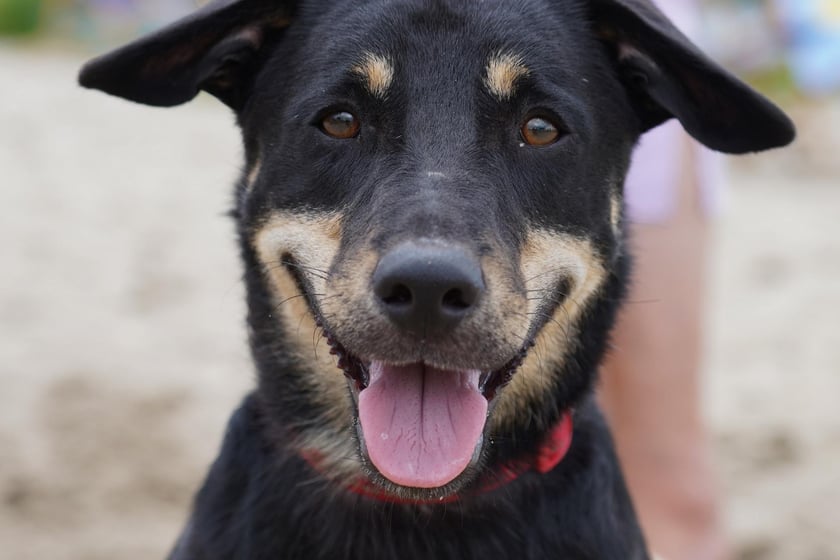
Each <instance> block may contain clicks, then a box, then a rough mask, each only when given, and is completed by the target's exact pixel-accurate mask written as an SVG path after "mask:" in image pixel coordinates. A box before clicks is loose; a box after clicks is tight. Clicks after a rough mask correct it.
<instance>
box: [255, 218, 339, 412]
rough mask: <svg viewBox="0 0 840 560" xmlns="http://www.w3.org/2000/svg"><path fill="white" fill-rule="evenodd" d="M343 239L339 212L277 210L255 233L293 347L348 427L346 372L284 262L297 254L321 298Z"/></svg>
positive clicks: (319, 395)
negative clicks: (320, 337)
mask: <svg viewBox="0 0 840 560" xmlns="http://www.w3.org/2000/svg"><path fill="white" fill-rule="evenodd" d="M340 237H341V222H340V218H339V216H337V215H333V214H300V213H292V212H277V213H275V214H273V215H272V216H271V217H270V218H269V219H268V220H266V221H265V223H264V224H263V225H262V226H261V227H260V228H259V230H258V231H257V232H256V234H255V235H254V236H253V238H252V239H253V241H252V243H253V246H254V248H255V249H256V251H257V255H258V258H259V260H260V263H261V264H262V267H263V271H264V273H265V275H266V278H267V279H268V280H269V282H270V286H271V288H272V290H273V292H274V293H273V294H272V295H273V296H274V300H275V309H276V312H278V313H281V314H282V316H283V320H284V321H283V322H284V324H285V325H286V332H285V334H286V336H287V337H289V339H290V340H289V343H290V344H289V346H290V347H291V348H293V349H295V350H296V351H297V352H298V353H299V356H300V357H301V359H302V360H303V362H304V363H309V364H310V366H311V368H312V371H311V372H309V373H310V374H309V375H306V379H307V380H309V381H310V383H311V384H312V390H313V391H317V392H315V393H314V394H315V395H317V398H319V399H320V400H322V401H327V402H330V403H334V406H331V407H330V418H329V419H328V420H329V421H330V422H332V423H333V425H334V427H336V428H338V427H341V428H346V427H347V422H348V419H349V418H351V417H352V416H351V414H352V410H351V408H350V402H349V400H348V398H347V388H346V385H345V383H344V379H343V373H342V372H341V370H339V369H338V368H337V367H336V361H335V359H334V358H333V356H331V355H330V353H329V347H328V346H327V345H326V344H325V343H324V342H323V341H321V342H320V344H318V337H317V335H315V334H314V333H316V332H317V329H316V326H315V320H314V317H313V316H312V312H311V311H310V309H309V306H308V305H307V303H306V301H305V300H304V298H303V297H300V291H299V290H298V287H297V285H296V283H295V281H294V278H293V277H292V275H291V274H290V273H289V271H288V270H287V268H286V267H285V266H284V265H283V264H282V262H281V258H282V256H283V255H284V254H288V255H291V256H292V257H293V258H294V260H295V261H296V262H297V263H298V264H299V265H300V266H301V267H311V269H312V270H307V269H305V268H302V273H303V276H304V277H306V278H307V279H308V280H309V282H310V286H311V289H312V290H313V293H314V295H315V297H316V299H321V298H322V297H323V294H324V293H325V291H326V289H327V282H326V271H327V270H329V268H330V265H331V264H332V262H333V260H334V259H335V255H336V254H337V253H338V247H339V241H340Z"/></svg>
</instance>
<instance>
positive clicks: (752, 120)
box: [589, 0, 795, 154]
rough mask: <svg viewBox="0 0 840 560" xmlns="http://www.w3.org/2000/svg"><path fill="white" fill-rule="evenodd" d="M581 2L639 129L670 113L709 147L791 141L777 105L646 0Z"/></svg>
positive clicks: (746, 148) (753, 147) (735, 149)
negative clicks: (609, 57) (612, 62)
mask: <svg viewBox="0 0 840 560" xmlns="http://www.w3.org/2000/svg"><path fill="white" fill-rule="evenodd" d="M589 4H590V7H591V13H592V18H593V21H594V25H595V30H596V33H597V35H598V36H599V37H600V38H601V39H602V40H603V41H604V42H605V43H606V44H607V45H608V47H609V48H610V50H611V51H612V54H613V57H614V60H615V62H616V64H617V67H618V71H619V75H620V76H621V79H622V81H623V82H624V84H625V87H626V88H627V90H628V92H629V94H630V97H631V99H632V101H633V103H634V106H635V108H636V110H637V112H638V114H639V117H640V118H641V121H642V124H643V126H644V129H645V130H647V129H650V128H653V127H655V126H657V125H658V124H660V123H662V122H664V121H666V120H668V119H670V118H671V117H676V118H677V119H679V121H680V122H681V123H682V125H683V128H685V130H686V131H687V132H688V133H689V134H691V135H692V136H693V137H694V138H696V139H697V140H699V141H700V142H702V143H703V144H705V145H706V146H708V147H709V148H712V149H714V150H719V151H721V152H728V153H733V154H738V153H745V152H754V151H760V150H766V149H769V148H775V147H778V146H784V145H786V144H789V143H790V142H791V141H792V140H793V138H794V136H795V130H794V127H793V123H792V122H791V121H790V119H789V118H788V117H787V116H786V115H785V114H784V113H783V112H782V111H781V110H780V109H779V108H778V107H776V106H775V105H773V104H772V103H771V102H770V101H768V100H767V99H766V98H764V97H762V96H761V95H760V94H758V93H757V92H755V91H754V90H752V89H751V88H750V87H749V86H747V85H746V84H744V83H743V82H741V81H740V80H738V79H737V78H735V77H734V76H732V75H731V74H729V73H728V72H727V71H726V70H724V69H723V68H721V67H720V66H719V65H717V64H716V63H714V62H713V61H712V60H710V59H709V58H708V57H706V56H705V55H704V54H703V53H702V52H700V50H699V49H698V48H697V47H695V46H694V45H693V44H692V43H691V41H689V40H688V38H686V37H685V36H684V35H683V34H682V33H680V31H679V30H677V28H676V27H674V25H673V24H672V23H671V22H670V21H669V20H668V18H667V17H665V16H664V15H663V14H662V13H661V12H660V11H659V10H658V9H657V8H656V7H655V6H654V5H653V3H652V2H650V0H590V2H589Z"/></svg>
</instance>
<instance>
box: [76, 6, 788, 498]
mask: <svg viewBox="0 0 840 560" xmlns="http://www.w3.org/2000/svg"><path fill="white" fill-rule="evenodd" d="M81 82H82V84H83V85H85V86H88V87H95V88H99V89H102V90H104V91H106V92H109V93H112V94H115V95H120V96H123V97H126V98H129V99H132V100H135V101H139V102H143V103H148V104H152V105H161V106H170V105H177V104H180V103H183V102H186V101H188V100H190V99H192V98H193V97H194V96H195V95H196V94H197V92H198V91H199V90H206V91H208V92H210V93H212V94H213V95H215V96H217V97H218V98H220V99H221V100H222V101H223V102H225V103H226V104H228V105H229V106H230V107H232V108H233V109H234V110H235V111H236V114H237V116H238V121H239V124H240V126H241V128H242V131H243V136H244V142H245V147H246V158H247V168H246V170H245V172H244V173H243V177H242V179H241V181H240V183H239V185H238V189H237V197H236V209H235V215H236V216H237V219H238V226H239V229H240V233H241V239H242V247H243V254H244V258H245V263H246V266H247V267H248V271H247V272H248V274H247V282H248V297H249V310H250V311H249V321H250V326H251V329H252V332H251V338H252V345H253V350H254V355H255V357H256V360H257V362H258V366H259V370H260V395H261V398H262V399H263V400H264V402H265V404H266V407H267V409H268V410H269V417H270V418H271V419H272V421H273V422H274V423H275V425H277V426H281V427H282V428H281V429H283V430H284V433H285V435H286V436H289V435H291V436H293V438H294V441H295V445H296V446H298V448H299V449H300V451H301V452H306V453H317V454H318V455H319V456H320V460H321V461H322V463H324V464H325V465H326V468H325V470H326V471H327V472H329V473H340V474H339V475H340V476H343V475H351V476H357V475H358V474H359V472H360V471H364V472H365V473H366V474H367V475H368V476H369V477H370V478H371V479H372V480H373V481H374V482H376V483H378V484H379V485H381V486H382V487H383V488H384V489H385V490H386V491H390V492H394V493H396V494H399V495H403V496H410V497H436V496H444V495H446V494H450V493H453V492H456V491H457V490H458V489H459V488H461V487H463V486H464V485H466V484H468V483H470V482H471V481H472V480H474V478H475V476H476V473H477V472H478V471H479V470H480V465H482V464H483V463H482V461H487V460H489V461H494V460H500V459H501V458H503V457H505V456H509V455H511V454H513V453H515V452H516V451H517V450H519V449H522V448H528V447H529V446H534V445H535V444H536V442H537V438H538V436H539V434H540V433H541V432H543V431H544V430H545V429H546V428H547V427H548V426H550V425H551V424H552V423H553V422H554V421H556V420H557V418H558V416H559V415H560V414H561V412H562V411H563V410H565V409H567V408H568V407H570V406H573V405H574V404H575V402H576V401H577V400H578V399H579V398H580V397H581V395H582V394H583V393H584V392H585V391H586V390H587V389H588V387H589V386H590V385H591V383H592V380H593V378H594V371H595V369H596V366H597V362H598V360H599V359H600V356H601V354H602V351H603V347H604V344H605V339H606V336H607V332H608V330H609V326H610V324H611V322H612V318H613V314H614V311H615V308H616V305H617V302H618V301H619V300H620V298H621V295H622V287H623V285H624V283H625V278H626V266H627V265H626V257H625V252H624V240H623V224H622V184H623V179H624V176H625V173H626V171H627V167H628V162H629V158H630V154H631V151H632V148H633V146H634V144H635V142H636V141H637V139H638V137H639V135H640V134H641V133H642V132H644V131H645V130H647V129H649V128H651V127H654V126H656V125H658V124H660V123H661V122H663V121H665V120H667V119H670V118H672V117H675V118H677V119H679V120H680V122H681V123H682V124H683V126H684V127H685V129H686V130H687V131H688V132H689V133H690V134H692V135H693V136H694V137H695V138H697V139H698V140H699V141H701V142H703V143H704V144H706V145H708V146H710V147H711V148H714V149H717V150H720V151H724V152H731V153H742V152H748V151H756V150H762V149H767V148H771V147H774V146H780V145H783V144H786V143H788V142H789V141H791V139H792V137H793V128H792V125H791V123H790V122H789V120H788V119H787V118H786V117H785V116H784V115H783V114H782V113H781V112H780V111H779V110H778V109H777V108H776V107H775V106H773V105H772V104H771V103H769V102H768V101H767V100H765V99H764V98H762V97H761V96H759V95H758V94H756V93H755V92H753V91H752V90H750V89H749V88H748V87H747V86H745V85H744V84H742V83H741V82H739V81H737V80H736V79H735V78H733V77H732V76H730V75H729V74H727V73H726V72H725V71H724V70H722V69H721V68H720V67H718V66H717V65H715V64H714V63H713V62H711V61H710V60H709V59H707V58H706V57H705V56H704V55H703V54H701V53H700V52H699V51H698V50H697V49H696V48H695V47H694V46H693V45H692V44H691V43H689V41H688V40H687V39H686V38H685V37H684V36H683V35H682V34H681V33H680V32H679V31H677V30H676V29H675V28H674V27H673V26H672V25H671V24H670V23H669V22H668V20H667V19H666V18H665V17H664V16H662V15H661V14H660V13H659V12H658V11H657V10H656V9H655V8H654V7H653V6H652V5H651V4H650V2H648V1H646V0H588V1H584V0H527V1H522V2H505V1H503V0H498V1H495V0H492V1H491V0H488V1H484V2H475V1H457V0H402V1H385V0H372V1H371V0H364V1H363V0H345V1H333V0H321V1H315V0H310V1H300V2H292V1H273V2H268V1H265V0H217V1H216V2H213V3H211V4H210V5H208V6H207V7H205V8H204V9H202V10H201V11H199V12H197V13H196V14H195V15H193V16H191V17H189V18H187V19H185V20H183V21H181V22H178V23H176V24H174V25H173V26H171V27H169V28H167V29H164V30H163V31H160V32H158V33H156V34H154V35H151V36H150V37H147V38H145V39H142V40H140V41H138V42H136V43H133V44H130V45H128V46H126V47H124V48H122V49H120V50H117V51H115V52H114V53H112V54H109V55H106V56H105V57H102V58H100V59H97V60H95V61H93V62H91V63H90V64H89V65H88V66H87V67H86V68H85V69H84V70H83V72H82V75H81ZM354 436H357V437H354ZM337 476H338V475H337Z"/></svg>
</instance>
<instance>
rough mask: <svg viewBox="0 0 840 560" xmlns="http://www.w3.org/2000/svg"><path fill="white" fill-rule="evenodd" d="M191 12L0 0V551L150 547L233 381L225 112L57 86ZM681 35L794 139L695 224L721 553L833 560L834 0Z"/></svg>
mask: <svg viewBox="0 0 840 560" xmlns="http://www.w3.org/2000/svg"><path fill="white" fill-rule="evenodd" d="M663 1H667V0H663ZM195 4H196V3H195V2H192V1H189V0H42V1H38V0H0V254H2V255H3V259H2V263H3V265H2V272H0V334H2V336H0V543H2V544H0V559H3V560H5V559H8V560H29V559H38V560H42V559H44V558H51V559H53V560H64V559H67V560H98V559H103V560H104V559H109V560H110V559H114V558H119V559H124V560H134V559H137V560H139V559H146V558H161V557H163V556H164V554H165V552H166V551H167V549H168V547H169V546H170V545H171V544H172V543H173V542H174V539H175V536H176V534H177V533H178V531H179V530H180V527H181V524H182V523H183V521H184V519H185V517H186V512H187V508H188V505H189V500H190V497H191V496H192V494H193V492H194V491H195V490H196V488H197V486H198V484H199V482H200V480H201V478H202V477H203V475H204V472H205V470H206V468H207V465H208V464H209V462H210V461H211V460H212V458H213V456H214V454H215V452H216V449H217V446H218V443H219V441H220V438H221V435H222V432H223V429H224V424H225V421H226V419H227V416H228V415H229V413H230V411H231V409H232V407H233V406H234V405H235V404H236V403H237V402H238V400H239V399H240V398H241V397H242V395H244V393H245V392H246V391H247V390H248V388H249V387H250V386H251V385H252V379H253V372H252V369H251V365H250V363H249V359H248V351H247V348H246V343H245V329H244V319H243V317H244V309H243V304H242V299H243V286H242V282H241V280H240V267H239V263H238V260H237V254H236V244H235V239H234V230H233V224H232V222H231V221H230V220H229V219H228V218H226V217H225V216H224V213H225V211H226V210H227V209H228V207H229V206H230V204H229V203H230V197H231V194H230V193H231V191H230V185H231V184H232V182H233V180H234V179H235V178H236V176H237V174H238V172H239V165H240V148H239V143H238V137H237V132H236V130H235V126H234V122H233V118H232V116H231V115H229V114H228V112H227V110H226V109H225V108H224V107H223V106H221V105H220V104H218V103H216V102H215V101H214V100H213V99H211V98H209V97H206V96H201V97H200V98H199V99H198V100H197V101H196V102H194V103H192V104H190V105H188V106H185V107H182V108H179V109H178V110H177V111H166V110H160V109H151V108H141V107H138V106H134V105H132V104H130V103H128V102H125V101H121V100H118V99H114V98H109V97H106V96H104V95H102V94H99V93H94V92H85V91H81V90H80V89H79V88H78V87H77V86H76V85H75V75H76V73H77V71H78V68H79V67H80V65H81V64H82V63H83V62H84V61H85V60H86V59H87V58H89V57H91V56H92V55H94V54H98V53H101V52H103V51H104V50H107V49H109V48H112V47H114V46H116V45H117V44H119V43H120V42H122V41H125V40H128V39H129V38H132V37H134V36H136V35H138V34H140V33H142V32H145V31H148V30H151V29H155V28H157V27H159V26H160V25H161V24H163V23H165V22H168V21H171V20H172V19H174V18H176V17H178V16H179V15H182V14H184V13H186V12H188V11H190V10H192V9H193V8H194V7H195ZM704 23H705V28H706V36H705V37H706V38H705V40H704V41H703V43H704V44H703V46H704V48H705V49H706V50H708V51H709V52H711V53H712V55H713V56H714V57H715V58H717V59H718V60H720V61H722V62H723V63H724V64H725V65H726V66H727V67H729V68H730V69H732V70H733V71H735V72H736V73H738V74H740V75H741V76H744V77H745V78H746V79H748V80H749V81H750V82H751V83H753V84H754V85H756V86H757V87H758V88H759V89H761V90H762V91H763V92H764V93H766V94H767V95H769V96H770V97H771V98H773V99H774V100H775V101H777V102H778V103H780V104H781V105H782V106H783V107H784V108H785V109H786V110H787V111H788V112H789V113H790V114H791V115H792V116H793V118H794V120H795V121H796V122H797V125H798V128H799V139H798V141H797V143H796V145H795V146H793V147H792V148H790V149H787V150H782V151H777V152H771V153H769V154H763V155H760V156H748V157H743V158H738V159H728V160H727V168H728V180H729V183H730V188H729V190H728V200H727V204H726V210H725V212H724V213H723V215H722V216H721V217H720V218H718V219H717V222H716V223H715V226H714V232H715V233H714V250H713V256H712V265H711V278H710V279H709V280H710V296H711V297H710V305H709V309H708V319H707V325H708V336H707V341H706V348H707V351H706V358H705V363H704V368H705V371H706V374H705V384H706V385H705V393H706V397H707V398H706V413H707V417H708V420H709V423H710V425H711V427H712V429H713V433H714V437H715V440H714V441H715V451H716V453H717V461H718V464H719V468H720V470H721V473H722V478H723V484H724V490H725V495H726V502H727V522H728V527H729V530H730V533H731V534H732V537H733V540H734V543H735V546H736V552H737V558H739V559H740V560H756V559H769V560H794V559H795V560H840V529H838V528H840V507H838V504H840V405H838V399H840V319H838V317H839V316H840V97H838V95H840V0H775V1H771V0H741V1H734V0H732V1H722V0H721V1H709V2H707V3H706V4H705V11H704ZM663 398H665V396H663Z"/></svg>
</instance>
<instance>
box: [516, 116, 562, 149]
mask: <svg viewBox="0 0 840 560" xmlns="http://www.w3.org/2000/svg"><path fill="white" fill-rule="evenodd" d="M521 132H522V139H523V140H525V142H526V143H528V144H530V145H531V146H548V145H549V144H554V143H555V142H557V140H559V139H560V130H559V129H558V128H557V127H556V126H555V125H554V124H553V123H552V122H551V121H549V120H547V119H544V118H542V117H534V118H531V119H528V121H527V122H526V123H525V124H523V125H522V129H521Z"/></svg>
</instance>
